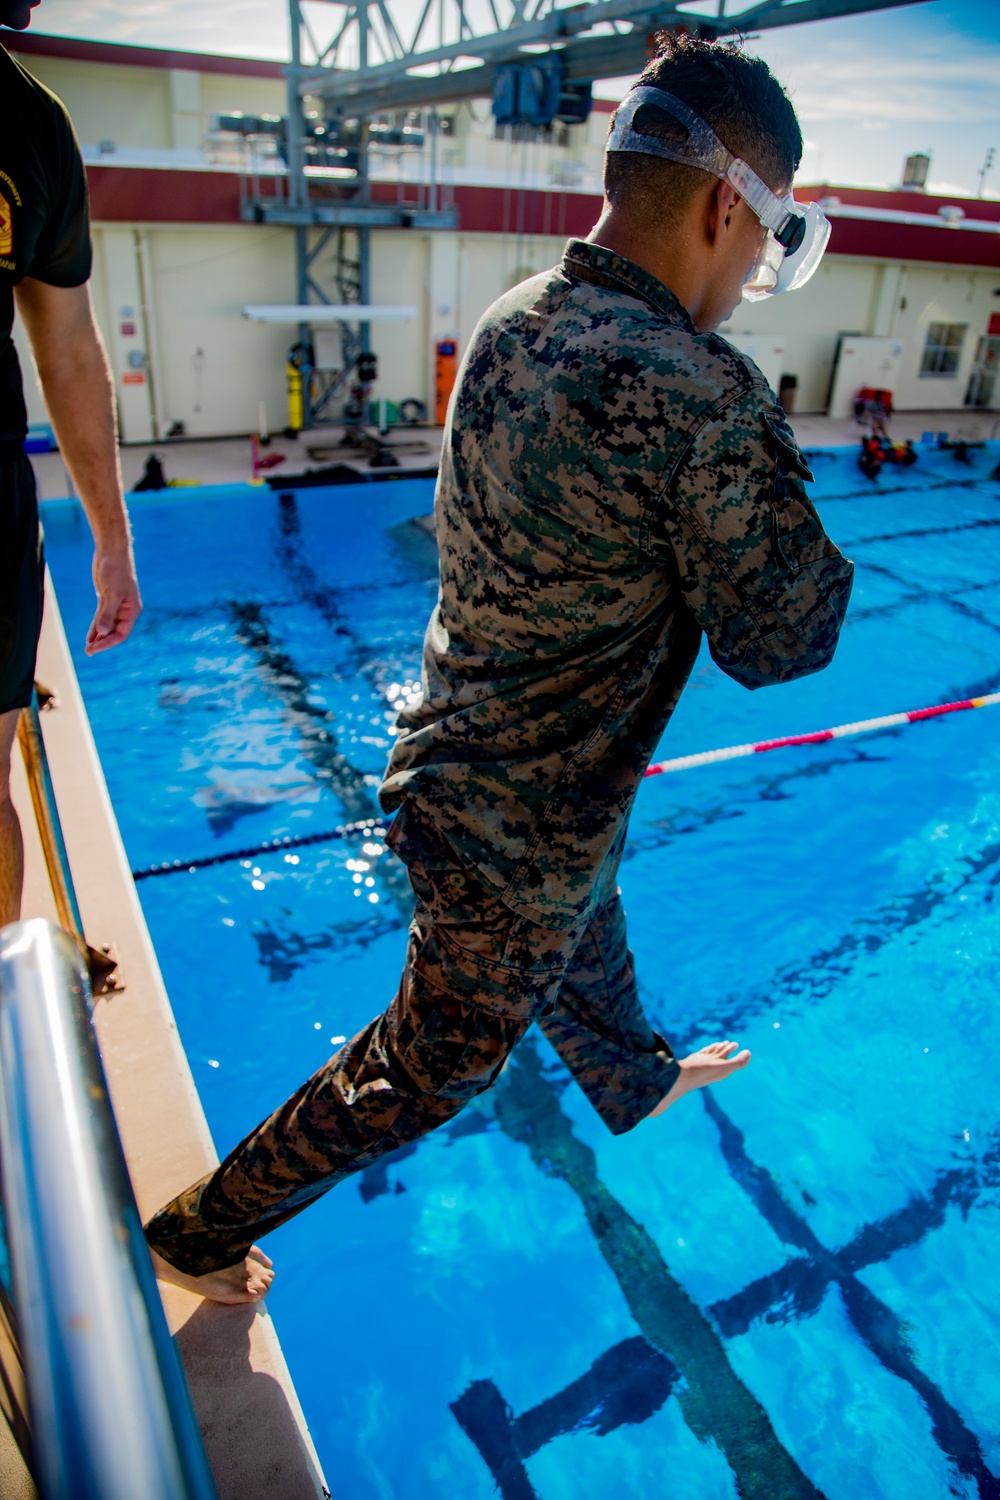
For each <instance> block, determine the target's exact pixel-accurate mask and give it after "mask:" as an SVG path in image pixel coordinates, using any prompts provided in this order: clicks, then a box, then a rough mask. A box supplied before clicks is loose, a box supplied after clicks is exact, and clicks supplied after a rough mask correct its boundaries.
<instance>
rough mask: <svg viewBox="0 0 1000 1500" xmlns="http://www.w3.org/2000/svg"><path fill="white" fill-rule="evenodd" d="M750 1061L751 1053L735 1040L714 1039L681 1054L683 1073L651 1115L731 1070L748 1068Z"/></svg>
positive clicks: (661, 1111)
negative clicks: (692, 1050)
mask: <svg viewBox="0 0 1000 1500" xmlns="http://www.w3.org/2000/svg"><path fill="white" fill-rule="evenodd" d="M734 1053H735V1056H734V1055H733V1054H734ZM749 1061H750V1053H749V1052H747V1051H746V1049H745V1048H744V1050H743V1051H742V1052H739V1051H737V1046H736V1043H735V1042H712V1043H711V1044H710V1045H709V1046H707V1047H701V1048H700V1049H699V1050H698V1051H697V1052H692V1053H690V1054H689V1055H688V1056H687V1057H682V1058H681V1060H680V1064H679V1066H680V1073H679V1074H678V1075H677V1079H676V1081H675V1083H674V1085H673V1087H672V1088H671V1089H670V1091H669V1092H668V1093H667V1094H665V1095H664V1097H663V1098H662V1099H661V1100H660V1102H659V1104H658V1105H657V1106H656V1108H655V1109H651V1110H650V1112H649V1113H650V1117H651V1118H652V1116H653V1115H662V1113H663V1111H664V1110H665V1109H669V1108H670V1106H671V1104H676V1103H677V1100H678V1099H681V1098H683V1097H684V1095H685V1094H690V1093H692V1092H693V1091H694V1090H695V1089H703V1088H705V1086H706V1085H707V1084H710V1083H721V1082H722V1080H723V1079H724V1078H728V1077H729V1075H730V1074H731V1073H736V1072H737V1071H738V1070H739V1069H740V1068H745V1067H746V1065H747V1063H748V1062H749Z"/></svg>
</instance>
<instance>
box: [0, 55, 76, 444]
mask: <svg viewBox="0 0 1000 1500" xmlns="http://www.w3.org/2000/svg"><path fill="white" fill-rule="evenodd" d="M90 264H91V250H90V215H89V212H88V207H87V178H86V173H85V172H84V169H83V160H82V158H81V156H80V148H79V146H78V145H77V141H76V136H75V135H74V134H73V126H72V125H71V124H70V119H69V115H68V114H67V113H66V110H65V107H64V105H63V104H62V103H61V101H60V100H59V99H57V98H56V96H55V94H53V93H50V92H49V90H48V89H47V88H45V87H44V85H43V84H41V83H39V82H38V80H37V78H32V76H31V74H30V73H26V72H25V70H24V69H23V68H22V67H20V66H19V65H18V64H17V63H16V62H15V61H14V59H13V58H12V57H11V56H10V54H9V53H8V52H6V51H5V50H4V48H3V47H0V442H11V441H13V442H20V441H21V439H23V437H24V435H25V433H26V432H27V430H28V418H27V413H26V411H25V407H24V391H23V388H22V385H21V369H20V366H19V364H18V361H17V351H16V349H15V348H14V341H13V339H12V338H11V333H10V331H11V327H12V325H13V322H14V288H15V286H16V285H17V283H18V282H19V281H22V280H23V279H24V277H25V276H33V277H34V278H35V279H36V280H37V281H44V282H47V283H48V284H49V285H50V286H82V285H83V283H84V282H85V281H87V280H88V279H89V277H90Z"/></svg>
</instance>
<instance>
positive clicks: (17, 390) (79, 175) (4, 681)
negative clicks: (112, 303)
mask: <svg viewBox="0 0 1000 1500" xmlns="http://www.w3.org/2000/svg"><path fill="white" fill-rule="evenodd" d="M37 3H38V0H0V26H9V27H12V28H14V29H16V30H22V29H23V28H24V27H25V26H27V24H28V21H29V20H30V17H31V11H32V9H33V8H34V6H35V5H36V4H37ZM90 266H91V249H90V221H89V214H88V207H87V180H86V176H85V173H84V169H83V161H82V160H81V157H80V148H79V146H78V145H77V142H76V137H75V135H74V134H73V127H72V125H71V123H70V120H69V116H68V115H67V113H66V110H65V108H64V107H63V105H62V103H61V102H60V101H59V100H58V99H57V98H56V96H55V95H54V94H52V93H50V92H49V90H48V89H46V88H44V87H43V86H42V84H40V83H39V82H38V81H37V79H35V78H33V77H32V76H31V74H30V73H27V72H26V71H25V70H24V69H23V68H22V67H20V66H19V65H18V63H16V62H15V61H14V59H13V58H12V57H11V56H10V54H9V53H8V52H6V51H5V49H4V48H3V47H2V46H0V926H2V925H3V924H4V923H5V922H11V921H16V920H17V917H18V916H19V915H20V906H21V882H22V868H23V855H22V846H21V829H20V825H19V824H18V820H17V814H16V813H15V811H14V807H13V805H12V803H11V800H10V788H9V776H10V754H11V749H12V747H13V743H14V736H15V734H16V732H17V720H18V716H19V714H20V711H21V709H22V708H25V707H26V706H27V705H28V704H29V703H30V701H31V690H32V685H33V681H34V672H35V652H36V650H37V647H38V635H39V631H40V629H41V621H42V597H43V564H42V544H41V537H40V533H39V527H38V505H37V499H36V495H35V481H34V474H33V472H32V469H31V465H30V464H29V463H28V460H27V459H26V458H25V456H24V448H23V444H24V438H25V436H26V434H27V431H28V419H27V413H26V410H25V404H24V391H23V387H22V383H21V371H20V367H19V365H18V359H17V351H16V350H15V348H14V342H13V339H12V338H11V327H12V325H13V321H14V307H15V303H16V306H17V311H18V313H19V314H20V317H21V320H22V322H23V324H24V327H25V329H26V331H27V334H28V338H29V340H30V343H31V349H32V353H33V354H34V357H35V363H36V365H37V367H38V375H39V379H40V380H41V385H42V391H43V392H44V395H45V401H46V404H47V406H48V410H49V416H50V418H51V420H52V426H53V428H54V430H55V434H56V437H57V439H58V442H59V447H60V449H61V451H62V454H63V458H64V460H65V462H66V465H67V468H68V469H69V471H70V473H71V474H72V476H73V481H74V483H75V485H76V488H77V491H78V493H79V495H80V499H81V501H82V502H83V507H84V510H85V511H86V514H87V519H88V521H89V522H90V527H91V530H92V532H93V534H94V544H95V551H94V586H95V588H96V590H97V609H96V612H95V614H94V619H93V623H92V624H91V626H90V629H89V631H88V632H87V643H86V649H87V652H88V653H91V654H92V653H94V652H96V651H105V650H107V648H108V647H109V646H115V645H117V644H118V643H119V641H123V640H125V638H126V637H127V636H128V634H129V632H130V631H131V629H132V626H133V625H134V624H135V621H136V619H137V618H138V615H139V611H140V609H141V608H142V605H141V603H140V600H139V586H138V583H137V582H136V576H135V563H134V561H133V558H132V543H131V539H130V536H129V528H128V516H127V513H126V510H125V502H124V499H123V497H122V485H121V473H120V471H119V467H118V449H117V442H116V433H115V412H114V398H113V390H112V384H111V376H110V372H109V370H108V362H107V358H106V356H105V353H104V346H103V344H102V343H101V337H100V334H99V333H98V331H97V327H96V325H95V323H94V316H93V311H92V309H91V305H90V293H89V291H88V288H87V281H88V279H89V277H90Z"/></svg>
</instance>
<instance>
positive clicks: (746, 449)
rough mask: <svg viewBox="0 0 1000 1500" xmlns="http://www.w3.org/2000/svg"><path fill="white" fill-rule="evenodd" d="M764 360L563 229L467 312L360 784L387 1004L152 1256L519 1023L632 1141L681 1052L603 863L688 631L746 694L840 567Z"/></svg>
mask: <svg viewBox="0 0 1000 1500" xmlns="http://www.w3.org/2000/svg"><path fill="white" fill-rule="evenodd" d="M807 477H809V471H808V469H807V467H806V465H805V463H804V461H803V459H802V456H801V454H800V453H799V451H798V448H797V447H796V445H795V440H794V438H793V436H792V433H791V431H790V429H789V428H788V426H787V424H786V422H785V420H784V417H783V416H782V414H781V412H780V410H779V409H778V408H777V407H776V406H775V404H774V397H773V395H772V393H771V391H770V390H769V388H768V387H767V385H766V383H765V382H764V379H763V377H762V376H761V374H760V372H759V371H758V370H756V369H755V367H754V366H753V365H752V364H750V363H749V361H747V360H746V359H744V358H743V356H742V355H740V354H738V353H737V352H736V351H735V350H734V349H732V348H731V347H730V345H728V344H727V343H726V342H725V340H723V339H721V338H718V337H716V336H714V335H706V334H698V333H696V332H695V330H694V327H693V325H692V323H691V320H690V318H689V317H688V315H687V313H686V312H685V311H684V309H683V308H682V307H681V306H680V304H679V303H678V302H677V300H676V298H675V297H674V296H673V295H672V294H671V293H670V292H669V291H668V290H667V289H666V287H664V286H663V285H662V284H661V283H660V282H658V281H657V280H656V279H655V278H654V277H653V276H651V275H649V274H648V273H647V272H645V271H643V270H641V269H640V268H639V267H638V266H635V265H633V264H631V263H630V262H629V261H626V260H622V259H621V258H620V257H619V256H616V255H614V254H612V253H611V252H610V251H608V250H605V249H601V248H599V247H597V246H595V245H590V244H586V243H583V242H581V241H571V242H570V244H569V246H568V247H567V251H566V255H565V257H564V259H563V262H562V264H561V265H560V266H559V267H557V268H556V269H555V270H554V271H551V272H548V273H546V274H545V275H543V276H538V277H535V278H534V279H533V280H531V281H528V282H525V283H524V285H523V286H520V287H516V288H515V289H514V290H513V291H512V292H510V293H509V294H508V295H507V296H506V297H504V298H502V299H501V300H500V301H499V302H498V303H496V304H495V305H494V306H493V307H492V308H491V309H490V311H489V312H488V313H487V314H486V316H485V318H484V319H483V321H482V323H481V324H480V326H479V328H478V330H477V331H476V334H475V336H474V337H473V340H472V343H471V345H470V348H469V351H468V353H467V355H466V358H465V362H464V365H463V369H462V374H461V377H460V380H459V383H458V387H457V391H456V395H455V399H454V403H453V408H452V412H451V416H450V423H449V429H448V432H447V433H446V435H445V447H444V453H443V457H442V466H441V478H440V481H439V484H438V491H437V498H436V512H437V530H438V546H439V553H440V560H441V592H440V596H439V602H438V605H437V608H436V610H435V612H434V614H433V616H432V618H431V621H430V625H429V626H428V630H427V637H426V642H425V649H424V681H423V701H422V703H421V704H420V705H419V706H417V707H416V708H414V709H412V710H409V709H408V710H406V711H405V712H404V713H403V714H401V715H400V719H399V724H400V728H401V730H402V733H401V734H400V736H399V738H398V740H397V742H396V744H395V746H394V749H393V752H392V755H391V757H390V762H389V769H388V773H387V776H386V780H385V782H384V784H383V787H382V791H381V794H380V795H381V800H382V805H383V807H384V808H385V809H386V810H387V811H388V810H393V809H396V808H398V809H400V810H399V812H398V813H397V816H396V819H395V821H394V824H393V828H392V831H391V834H390V842H391V843H392V845H393V848H394V849H395V851H396V853H397V854H398V855H399V856H400V858H401V859H402V860H403V862H404V864H405V865H406V866H407V867H408V871H409V876H410V881H411V884H412V886H413V889H414V893H415V896H416V903H417V904H416V913H415V916H414V920H413V923H412V925H411V927H410V934H409V947H408V950H407V956H406V965H405V968H404V972H403V977H402V980H401V983H400V988H399V992H398V994H397V995H396V998H395V999H394V1000H393V1002H392V1004H391V1005H390V1007H389V1009H388V1010H387V1011H386V1012H385V1014H384V1015H381V1016H379V1017H377V1018H376V1019H375V1020H374V1021H372V1023H371V1024H370V1025H369V1026H367V1027H366V1028H365V1029H364V1030H363V1031H361V1032H359V1033H358V1035H357V1036H355V1037H354V1038H353V1039H352V1040H351V1041H350V1042H348V1043H347V1044H346V1046H344V1047H343V1048H341V1050H340V1051H339V1052H338V1053H337V1054H336V1055H335V1056H334V1057H333V1058H331V1060H330V1061H329V1062H328V1063H327V1064H326V1065H325V1067H323V1068H321V1069H320V1071H319V1072H318V1073H316V1074H315V1075H314V1076H313V1077H312V1078H311V1079H309V1080H308V1081H307V1082H306V1083H305V1084H304V1085H303V1086H302V1088H300V1089H298V1090H297V1091H296V1092H295V1093H294V1094H293V1095H292V1097H291V1098H290V1099H289V1100H287V1101H286V1103H285V1104H283V1105H282V1106H281V1108H280V1109H278V1110H277V1111H275V1113H274V1114H273V1115H271V1116H270V1118H269V1119H267V1120H265V1121H264V1122H263V1124H261V1125H260V1126H259V1127H258V1128H257V1129H256V1130H254V1131H252V1132H251V1134H250V1135H249V1136H247V1138H246V1139H245V1140H244V1141H243V1142H242V1143H241V1144H240V1145H239V1146H238V1147H237V1148H236V1150H235V1151H233V1152H232V1153H231V1154H230V1155H229V1156H228V1157H227V1158H226V1160H225V1161H224V1162H223V1163H222V1165H221V1166H220V1167H219V1168H218V1169H217V1170H216V1171H215V1172H212V1173H209V1174H208V1176H206V1177H205V1178H203V1179H202V1180H201V1181H200V1182H198V1183H195V1184H194V1186H193V1187H190V1188H188V1189H187V1190H186V1191H185V1192H183V1193H181V1194H180V1196H179V1197H177V1198H175V1199H174V1201H173V1202H172V1203H170V1204H168V1205H167V1207H166V1208H164V1209H161V1210H160V1212H159V1213H158V1214H156V1215H155V1216H154V1218H153V1219H152V1220H151V1221H150V1223H149V1224H148V1225H147V1227H146V1234H147V1238H148V1240H149V1243H150V1244H151V1245H152V1246H153V1247H154V1248H155V1249H156V1250H158V1251H159V1252H160V1254H161V1255H163V1257H164V1258H165V1259H166V1260H168V1261H170V1262H171V1263H172V1264H173V1265H175V1266H176V1267H178V1268H179V1269H180V1270H183V1271H187V1272H188V1273H190V1274H193V1275H198V1274H201V1273H202V1272H204V1271H208V1270H212V1269H215V1268H217V1267H219V1266H224V1265H231V1264H234V1263H235V1262H237V1261H238V1260H240V1259H241V1258H242V1257H243V1256H244V1255H245V1254H246V1251H247V1249H248V1248H249V1246H250V1245H251V1243H252V1242H253V1240H254V1239H255V1238H257V1237H258V1236H259V1235H261V1234H264V1233H266V1232H267V1231H268V1230H270V1229H274V1228H276V1227H277V1225H279V1224H281V1223H283V1222H284V1221H285V1220H286V1219H288V1218H290V1217H291V1216H292V1215H293V1214H295V1213H297V1212H299V1210H300V1209H302V1208H304V1207H305V1205H306V1204H307V1203H310V1202H311V1201H312V1200H313V1199H314V1198H317V1197H318V1196H319V1195H320V1194H321V1193H324V1192H326V1191H327V1189H328V1188H330V1187H332V1186H333V1185H334V1184H335V1183H337V1182H340V1181H342V1180H343V1179H344V1178H345V1177H347V1176H348V1175H350V1174H351V1173H354V1172H358V1171H360V1170H362V1169H363V1168H364V1167H366V1166H369V1165H371V1164H372V1163H373V1162H374V1161H376V1160H377V1159H378V1158H379V1157H380V1156H383V1155H384V1154H385V1153H387V1152H389V1151H393V1150H395V1149H396V1148H397V1147H399V1146H402V1145H405V1144H407V1143H408V1142H410V1141H413V1140H416V1139H417V1138H418V1137H419V1136H421V1135H424V1134H426V1132H427V1131H429V1130H433V1129H434V1128H435V1127H437V1126H439V1125H441V1124H444V1123H445V1122H446V1121H448V1120H451V1119H452V1118H453V1117H454V1116H455V1115H456V1114H457V1113H458V1111H459V1110H460V1109H462V1107H463V1106H464V1105H465V1104H467V1103H468V1102H469V1100H471V1099H473V1098H475V1097H476V1096H477V1095H478V1094H480V1093H482V1092H483V1090H485V1089H487V1088H489V1087H490V1085H491V1084H492V1083H493V1082H494V1080H495V1079H496V1077H497V1075H498V1073H499V1071H500V1069H501V1068H502V1067H503V1064H504V1062H505V1061H506V1059H507V1057H508V1055H509V1053H510V1051H511V1048H512V1047H514V1045H515V1044H516V1043H517V1042H518V1041H519V1040H520V1038H521V1037H522V1036H523V1035H524V1033H525V1031H526V1030H527V1029H528V1027H529V1026H530V1025H531V1023H532V1021H534V1020H537V1021H538V1023H539V1025H540V1026H541V1027H542V1029H543V1031H544V1032H545V1033H546V1035H547V1036H548V1037H549V1039H550V1041H551V1042H552V1043H553V1045H554V1046H555V1047H556V1048H557V1050H558V1051H559V1053H560V1055H561V1057H562V1059H563V1061H564V1062H565V1063H566V1065H567V1066H568V1068H569V1069H570V1071H571V1072H572V1074H573V1075H574V1077H575V1078H576V1080H577V1082H578V1083H579V1084H580V1085H581V1087H582V1088H583V1089H584V1091H585V1093H586V1094H587V1096H588V1098H589V1099H590V1100H591V1102H592V1104H593V1105H594V1107H595V1109H597V1111H598V1113H599V1114H600V1115H601V1118H602V1119H603V1120H604V1121H605V1123H606V1124H607V1125H608V1126H609V1128H610V1129H611V1130H612V1131H614V1132H615V1133H620V1132H622V1131H626V1130H630V1129H631V1128H632V1127H633V1126H634V1125H637V1124H638V1123H639V1121H640V1120H642V1119H644V1118H645V1117H646V1115H648V1114H649V1112H650V1110H651V1109H652V1108H653V1107H654V1106H655V1105H656V1104H657V1103H658V1102H659V1101H660V1100H661V1099H662V1098H663V1097H664V1095H665V1094H666V1093H667V1092H668V1091H669V1089H670V1087H671V1085H672V1083H673V1082H674V1080H675V1078H676V1077H677V1072H678V1067H677V1063H676V1062H675V1060H674V1058H673V1055H672V1053H671V1051H670V1048H669V1046H668V1044H667V1043H666V1042H665V1041H664V1040H663V1038H662V1037H660V1036H658V1035H657V1034H656V1033H655V1032H653V1031H652V1030H651V1028H650V1026H649V1024H648V1022H647V1020H646V1018H645V1016H644V1015H643V1013H642V1008H641V1006H640V1004H639V1000H638V996H637V993H636V985H635V975H634V971H633V967H632V957H631V954H630V953H629V951H628V946H627V943H626V940H625V919H624V914H623V912H622V907H621V902H620V900H619V897H618V892H617V885H616V881H615V877H616V874H617V869H618V863H619V860H620V857H621V850H622V845H623V843H624V839H625V833H626V827H627V821H628V816H629V812H630V810H631V807H632V801H633V798H634V796H635V792H636V788H637V786H638V784H639V780H640V778H641V776H642V773H643V771H644V770H645V768H646V766H647V764H648V762H649V759H650V756H651V754H652V752H653V750H654V748H655V746H656V743H657V741H658V740H659V738H660V735H661V734H662V732H663V728H664V726H665V725H666V722H667V720H668V719H669V717H670V714H671V712H672V711H673V708H674V705H675V704H676V702H677V699H678V697H679V696H680V693H681V690H682V689H683V687H684V683H685V682H686V680H687V677H688V675H689V673H690V671H691V667H692V665H693V664H694V660H695V656H696V655H697V652H698V646H699V642H700V640H701V635H702V632H704V633H705V634H706V635H707V636H708V639H709V644H710V647H711V650H712V654H713V656H714V657H715V660H716V661H717V662H718V663H719V665H720V666H721V667H722V668H723V669H724V670H725V671H726V672H728V673H729V674H730V676H732V677H735V678H736V679H737V681H739V682H742V683H744V684H745V685H746V686H747V687H752V688H753V687H761V686H763V685H765V684H766V683H771V682H786V681H789V680H791V679H793V678H795V677H799V676H803V675H804V674H805V673H807V672H815V671H818V670H819V669H820V668H821V667H824V666H826V665H827V663H828V662H829V660H830V658H831V657H832V655H833V652H834V649H835V647H836V643H837V637H838V634H839V631H840V626H841V623H842V621H843V617H844V611H845V609H846V607H847V600H848V596H849V594H850V586H851V575H852V568H851V564H850V563H849V562H847V561H845V559H844V558H843V557H842V556H841V555H840V553H839V552H838V551H837V549H836V547H834V546H833V544H832V543H831V542H830V541H829V540H828V539H827V537H826V536H825V534H824V532H823V529H822V527H821V525H820V523H819V519H818V517H817V515H816V512H815V511H814V510H813V507H812V505H811V504H810V502H809V500H808V499H807V497H806V494H805V489H804V485H803V480H804V479H805V478H807Z"/></svg>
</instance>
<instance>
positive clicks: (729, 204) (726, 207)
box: [705, 179, 740, 250]
mask: <svg viewBox="0 0 1000 1500" xmlns="http://www.w3.org/2000/svg"><path fill="white" fill-rule="evenodd" d="M739 202H740V195H739V193H738V192H737V191H736V189H735V188H734V187H733V185H732V183H731V182H726V181H725V179H720V180H719V181H718V182H716V184H715V186H714V187H713V188H712V189H711V190H710V194H709V200H708V205H707V207H708V222H707V224H706V226H705V227H706V229H707V231H708V238H709V240H710V242H711V245H712V248H713V250H718V249H719V248H720V246H721V245H722V242H723V240H724V239H725V237H726V234H727V233H728V231H729V229H730V228H731V227H732V221H733V210H734V209H735V207H736V205H737V203H739Z"/></svg>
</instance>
